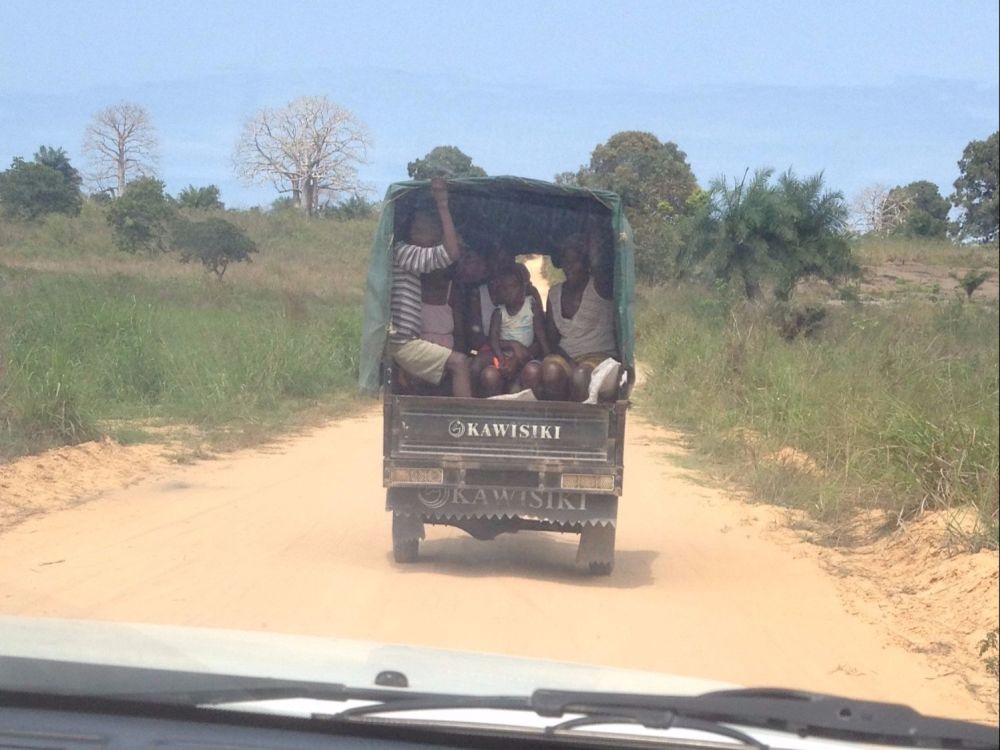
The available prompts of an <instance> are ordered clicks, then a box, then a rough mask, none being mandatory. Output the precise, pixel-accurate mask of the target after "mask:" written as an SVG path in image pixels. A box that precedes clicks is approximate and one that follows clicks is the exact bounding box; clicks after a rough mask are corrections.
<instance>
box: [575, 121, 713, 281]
mask: <svg viewBox="0 0 1000 750" xmlns="http://www.w3.org/2000/svg"><path fill="white" fill-rule="evenodd" d="M557 181H560V182H563V183H564V184H578V185H582V186H584V187H590V188H599V189H604V190H611V191H613V192H615V193H618V195H619V196H621V199H622V205H623V207H624V208H625V213H626V215H627V216H628V219H629V223H630V224H631V225H632V229H633V231H634V234H635V248H636V271H637V273H638V274H639V276H640V277H641V278H645V279H648V280H654V281H655V280H660V279H663V278H666V277H668V276H670V275H671V274H672V273H673V270H674V257H675V255H676V254H677V253H678V252H679V250H680V248H682V247H683V246H684V244H685V242H686V240H687V236H688V232H689V226H688V225H687V224H686V223H685V222H684V221H683V218H684V217H686V216H689V215H690V214H691V211H692V208H693V207H692V205H691V204H690V203H689V201H690V199H691V197H692V195H694V194H695V193H696V191H697V188H698V185H697V182H696V181H695V178H694V174H693V173H692V171H691V167H690V165H689V164H688V163H687V156H686V155H685V154H684V152H683V151H681V150H680V149H679V148H678V147H677V144H675V143H672V142H669V141H667V142H661V141H660V139H659V138H657V137H656V136H655V135H653V134H652V133H645V132H640V131H623V132H620V133H615V134H614V135H613V136H611V137H610V138H609V139H608V140H607V142H606V143H603V144H600V145H598V146H597V147H596V148H595V149H594V151H593V153H592V154H591V157H590V163H589V164H588V165H587V166H584V167H581V168H580V169H579V171H578V172H577V173H576V175H575V177H574V176H573V175H572V174H570V173H563V174H562V175H558V176H557Z"/></svg>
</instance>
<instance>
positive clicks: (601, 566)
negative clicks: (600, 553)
mask: <svg viewBox="0 0 1000 750" xmlns="http://www.w3.org/2000/svg"><path fill="white" fill-rule="evenodd" d="M589 568H590V575H592V576H609V575H611V571H612V570H614V569H615V564H614V562H592V563H590V566H589Z"/></svg>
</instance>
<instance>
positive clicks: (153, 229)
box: [108, 177, 176, 253]
mask: <svg viewBox="0 0 1000 750" xmlns="http://www.w3.org/2000/svg"><path fill="white" fill-rule="evenodd" d="M175 214H176V208H175V207H174V205H173V203H171V201H170V198H169V197H168V196H167V195H166V194H165V193H164V192H163V183H162V182H160V181H159V180H157V179H156V178H154V177H140V178H138V179H137V180H133V181H132V182H130V183H129V184H128V185H126V186H125V192H124V193H122V195H121V197H120V198H118V199H117V200H115V201H114V202H113V203H112V204H111V206H110V208H109V209H108V224H110V225H111V236H112V238H113V240H114V242H115V244H116V245H117V246H118V249H119V250H124V251H125V252H127V253H135V252H138V251H139V250H146V251H147V252H150V253H153V252H165V251H166V250H167V249H168V244H167V233H168V229H169V225H170V222H171V221H172V220H173V218H174V216H175Z"/></svg>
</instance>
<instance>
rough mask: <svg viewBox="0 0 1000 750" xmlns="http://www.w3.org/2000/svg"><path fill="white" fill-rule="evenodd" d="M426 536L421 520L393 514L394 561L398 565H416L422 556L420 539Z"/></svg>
mask: <svg viewBox="0 0 1000 750" xmlns="http://www.w3.org/2000/svg"><path fill="white" fill-rule="evenodd" d="M423 535H424V533H423V525H422V524H421V523H420V521H419V520H414V519H411V518H409V517H407V516H401V515H399V514H398V513H393V514H392V559H393V560H395V561H396V562H398V563H414V562H416V561H417V557H418V556H419V554H420V537H422V536H423Z"/></svg>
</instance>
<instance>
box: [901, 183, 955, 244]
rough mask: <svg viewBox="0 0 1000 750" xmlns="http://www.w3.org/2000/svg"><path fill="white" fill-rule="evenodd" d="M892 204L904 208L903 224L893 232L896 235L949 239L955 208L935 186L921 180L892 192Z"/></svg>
mask: <svg viewBox="0 0 1000 750" xmlns="http://www.w3.org/2000/svg"><path fill="white" fill-rule="evenodd" d="M888 200H889V201H894V202H896V203H897V204H898V205H900V206H902V207H903V216H902V222H901V223H900V224H899V225H898V226H896V227H895V228H894V229H893V233H894V234H901V235H903V236H905V237H935V238H939V239H944V238H945V236H946V235H947V233H948V211H949V210H950V209H951V204H950V203H949V202H948V201H947V200H946V199H945V198H943V197H942V196H941V193H940V191H939V190H938V186H937V185H935V184H934V183H933V182H929V181H927V180H919V181H917V182H911V183H910V184H909V185H905V186H902V187H894V188H893V189H892V190H890V191H889V196H888Z"/></svg>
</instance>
